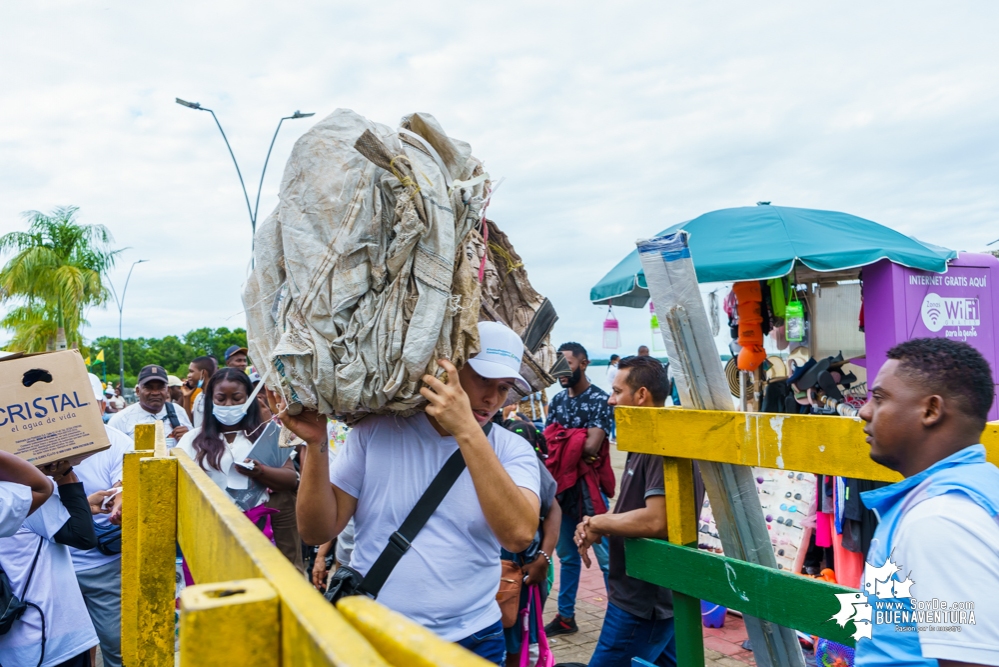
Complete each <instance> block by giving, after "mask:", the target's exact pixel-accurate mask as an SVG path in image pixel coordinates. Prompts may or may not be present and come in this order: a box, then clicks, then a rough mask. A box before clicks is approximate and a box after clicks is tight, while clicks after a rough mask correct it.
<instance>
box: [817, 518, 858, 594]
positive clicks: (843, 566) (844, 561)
mask: <svg viewBox="0 0 999 667" xmlns="http://www.w3.org/2000/svg"><path fill="white" fill-rule="evenodd" d="M826 516H828V517H829V531H830V532H831V533H832V536H833V540H832V543H833V545H832V547H833V562H834V563H835V564H836V582H837V583H838V584H839V585H840V586H849V587H850V588H856V589H859V588H860V580H861V579H862V578H863V576H864V555H863V554H858V553H856V552H853V551H849V550H847V549H844V548H843V536H842V535H841V534H837V533H836V523H835V522H836V517H835V516H834V515H832V514H827V515H826Z"/></svg>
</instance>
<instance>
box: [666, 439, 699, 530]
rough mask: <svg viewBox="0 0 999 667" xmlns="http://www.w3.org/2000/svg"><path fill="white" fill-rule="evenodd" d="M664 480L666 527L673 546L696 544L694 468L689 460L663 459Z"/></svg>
mask: <svg viewBox="0 0 999 667" xmlns="http://www.w3.org/2000/svg"><path fill="white" fill-rule="evenodd" d="M663 477H664V478H665V480H666V525H667V527H668V529H669V541H670V542H672V543H673V544H680V545H684V544H690V543H691V542H693V543H695V544H696V542H697V515H696V514H695V509H696V508H695V507H694V466H693V464H692V463H691V461H690V459H676V458H672V457H669V456H667V457H663Z"/></svg>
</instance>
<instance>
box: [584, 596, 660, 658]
mask: <svg viewBox="0 0 999 667" xmlns="http://www.w3.org/2000/svg"><path fill="white" fill-rule="evenodd" d="M672 640H673V619H672V618H667V619H660V620H655V619H653V620H648V619H644V618H639V617H638V616H635V615H634V614H631V613H629V612H626V611H624V610H623V609H621V608H619V607H615V606H614V603H612V602H611V603H608V604H607V613H606V614H605V615H604V626H603V628H601V629H600V640H599V641H597V648H596V649H594V651H593V657H592V658H590V665H589V667H631V659H632V658H641V659H643V660H647V661H648V662H651V663H654V664H656V665H662V664H673V665H675V664H676V643H675V642H673V641H672ZM667 646H671V647H672V648H673V654H672V656H667V655H665V654H664V650H665V649H666V648H667ZM664 659H665V660H664Z"/></svg>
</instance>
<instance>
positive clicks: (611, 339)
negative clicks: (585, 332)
mask: <svg viewBox="0 0 999 667" xmlns="http://www.w3.org/2000/svg"><path fill="white" fill-rule="evenodd" d="M619 347H621V327H620V325H619V324H618V321H617V318H616V317H614V310H613V306H610V305H608V306H607V317H606V318H604V349H605V350H616V349H617V348H619Z"/></svg>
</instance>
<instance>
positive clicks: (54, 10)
mask: <svg viewBox="0 0 999 667" xmlns="http://www.w3.org/2000/svg"><path fill="white" fill-rule="evenodd" d="M872 4H874V5H876V6H871V5H872ZM997 19H999V4H996V3H993V2H985V1H980V2H964V3H924V2H912V1H910V2H887V3H861V2H846V3H826V5H820V4H817V3H800V2H767V3H735V2H707V3H705V2H697V3H695V2H676V3H637V2H615V3H579V2H572V3H569V2H564V3H555V2H531V3H516V2H503V3H488V4H487V3H468V2H462V3H458V2H452V3H435V2H429V1H428V2H423V3H419V4H416V5H414V4H413V3H393V2H379V3H357V2H351V3H337V2H329V1H327V2H286V3H265V2H257V1H253V0H251V1H248V2H205V1H204V0H201V1H199V2H187V1H183V0H178V1H175V2H171V3H159V4H156V3H153V4H150V3H126V2H122V1H120V0H103V1H101V0H96V1H90V2H45V1H44V0H42V1H39V2H34V3H11V2H7V3H2V5H0V61H2V63H3V66H2V67H0V232H7V231H10V230H12V229H18V228H21V227H22V226H23V222H22V220H21V218H20V215H21V213H22V212H23V211H26V210H29V209H40V210H49V209H51V208H53V207H55V206H57V205H62V204H74V205H77V206H79V207H80V209H81V211H80V219H81V221H83V222H86V223H101V224H104V225H107V226H108V227H109V228H110V229H111V231H112V232H113V234H114V236H115V239H116V242H117V244H118V245H120V246H127V247H128V248H129V249H128V250H127V251H126V252H125V253H124V254H123V256H122V262H121V265H120V268H119V270H117V271H115V273H114V276H113V277H114V279H115V281H116V283H118V284H120V283H121V282H122V281H123V280H124V276H125V274H126V273H127V270H128V266H129V265H130V264H131V262H132V261H134V260H137V259H148V260H150V261H149V263H148V264H143V265H141V266H139V267H137V268H136V269H135V272H134V274H133V276H132V282H131V285H130V287H129V290H128V297H127V302H126V307H125V317H124V331H125V336H126V337H131V336H162V335H166V334H170V333H177V334H180V333H184V332H186V331H188V330H190V329H193V328H196V327H199V326H213V327H215V326H229V327H235V326H242V325H243V322H244V320H243V315H242V313H241V302H240V298H239V294H240V289H241V286H242V284H243V282H244V280H245V278H246V272H247V267H248V264H249V252H250V223H249V217H248V214H247V211H246V206H245V203H244V201H243V195H242V191H241V190H240V189H239V183H238V181H237V179H236V174H235V170H234V169H233V166H232V163H231V161H230V158H229V156H228V154H227V152H226V150H225V145H224V144H223V143H222V139H221V137H220V136H219V134H218V130H217V129H216V127H215V125H214V123H213V122H212V119H211V116H210V115H209V114H207V113H203V112H197V111H193V110H190V109H186V108H183V107H181V106H178V105H176V104H174V98H175V97H182V98H185V99H188V100H193V101H197V102H200V103H202V104H203V105H204V106H206V107H211V108H213V109H214V110H215V111H216V112H217V113H218V115H219V118H220V120H221V121H222V123H223V126H224V127H225V129H226V132H227V133H228V135H229V139H230V141H231V142H232V145H233V150H234V151H235V153H236V157H237V159H238V160H239V163H240V167H241V168H242V169H243V174H244V177H245V178H246V181H247V187H248V189H249V191H250V197H251V200H252V199H253V197H254V196H255V195H256V185H257V182H258V180H259V178H260V169H261V166H262V164H263V159H264V156H265V154H266V152H267V146H268V143H269V142H270V138H271V135H272V133H273V131H274V127H275V125H276V124H277V120H278V119H279V118H280V117H281V116H284V115H289V114H290V113H291V112H293V111H295V110H296V109H300V110H302V111H303V112H315V113H316V114H317V115H316V117H315V118H313V119H309V120H295V121H286V122H285V125H284V128H283V129H282V132H281V135H280V136H279V138H278V140H277V143H276V145H275V147H274V154H273V156H272V158H271V163H270V166H269V169H268V173H267V178H266V179H265V181H264V186H263V193H262V196H261V201H260V219H261V220H263V218H264V217H266V215H267V214H268V213H269V212H270V210H271V209H272V208H273V207H274V206H275V204H276V201H277V192H278V187H279V182H280V175H281V171H282V169H283V166H284V162H285V160H286V159H287V157H288V154H289V152H290V150H291V146H292V144H293V142H294V140H295V139H296V138H297V137H298V136H300V135H301V134H302V133H303V132H305V131H306V130H307V129H308V127H309V126H310V124H311V122H313V121H315V120H317V119H319V118H321V117H323V116H325V115H327V114H329V113H330V112H332V111H333V110H334V109H335V108H337V107H348V108H351V109H354V110H356V111H357V112H359V113H361V114H363V115H366V116H368V117H369V118H371V119H373V120H376V121H379V122H382V123H386V124H390V125H394V124H395V123H396V122H397V121H398V119H399V118H400V117H401V116H402V115H404V114H405V113H408V112H412V111H427V112H430V113H432V114H434V115H435V116H436V117H437V118H438V119H439V121H440V122H441V123H442V125H443V126H444V128H445V129H446V130H447V131H448V132H449V133H450V134H451V135H453V136H455V137H459V138H462V139H465V140H467V141H469V142H470V143H471V144H472V146H473V149H474V152H475V154H476V155H477V156H478V157H479V158H481V159H483V160H484V161H485V163H486V167H487V169H488V171H489V172H490V173H491V174H492V175H493V176H494V177H497V178H498V177H500V176H503V177H505V178H506V181H505V182H504V184H503V186H502V188H501V189H500V190H499V191H498V192H497V194H496V198H495V200H494V203H493V205H492V207H491V208H490V217H494V218H495V219H496V220H497V222H498V223H499V224H500V225H501V227H502V228H503V229H505V230H506V231H507V233H508V234H509V235H510V237H511V239H512V240H513V242H514V244H515V245H516V247H517V249H518V250H519V252H520V253H521V254H522V255H523V256H524V258H525V261H526V265H527V268H528V270H529V272H530V277H531V280H532V282H533V283H534V285H535V286H536V287H537V288H538V289H539V291H541V292H542V293H544V294H545V295H547V296H548V297H550V298H551V299H552V301H553V302H554V304H555V306H556V308H557V309H558V311H559V313H560V315H561V320H560V321H559V323H558V325H557V327H556V330H555V338H556V339H557V340H558V341H562V340H566V339H576V340H579V341H581V342H582V343H584V344H585V345H587V346H588V347H590V348H592V349H593V350H594V353H593V356H598V354H599V352H600V351H599V348H600V344H601V343H600V341H601V336H600V331H601V322H602V320H603V317H604V314H605V309H603V308H598V307H595V306H592V305H590V304H589V302H588V295H589V289H590V287H591V286H592V285H593V284H594V283H595V282H596V281H598V280H599V279H600V278H601V277H602V276H603V274H604V273H605V272H606V271H608V270H609V269H610V268H611V267H613V266H614V264H615V263H616V262H617V261H618V260H619V259H621V258H622V257H623V256H624V255H625V254H626V253H628V252H629V251H630V250H631V249H633V248H634V241H635V239H636V238H639V237H647V236H650V235H652V234H654V233H655V232H656V231H658V230H660V229H662V228H664V227H666V226H668V225H670V224H672V223H675V222H679V221H682V220H686V219H689V218H691V217H694V216H696V215H698V214H700V213H703V212H706V211H710V210H714V209H718V208H726V207H731V206H743V205H752V204H754V203H755V202H756V201H758V200H770V201H773V203H775V204H782V205H788V206H802V207H810V208H826V209H834V210H842V211H847V212H850V213H853V214H856V215H860V216H863V217H866V218H870V219H872V220H876V221H878V222H881V223H883V224H887V225H889V226H892V227H894V228H896V229H899V230H901V231H903V232H905V233H907V234H912V235H915V236H918V237H919V238H921V239H924V240H926V241H931V242H934V243H938V244H941V245H945V246H948V247H951V248H955V249H965V250H982V249H983V248H984V247H985V244H987V243H989V242H991V241H993V240H995V239H997V238H999V224H997V222H999V221H997V218H999V191H997V182H999V123H997V122H996V121H997V115H999V76H997V75H999V40H997V39H996V38H995V34H996V29H997V27H999V22H997ZM117 315H118V313H117V311H116V310H115V309H113V308H112V309H111V310H109V311H103V312H102V311H92V312H91V313H90V314H89V318H90V321H91V327H90V328H89V329H88V332H87V333H88V335H89V336H91V337H96V336H100V335H116V333H117V324H118V322H117V319H118V317H117ZM619 318H620V320H621V327H622V334H623V339H624V350H622V351H628V352H630V351H631V350H633V349H634V348H635V347H637V345H639V344H640V343H646V342H648V340H649V326H648V315H647V313H643V312H638V311H624V312H620V313H619ZM3 337H4V336H3V335H2V334H0V339H2V338H3Z"/></svg>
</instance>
